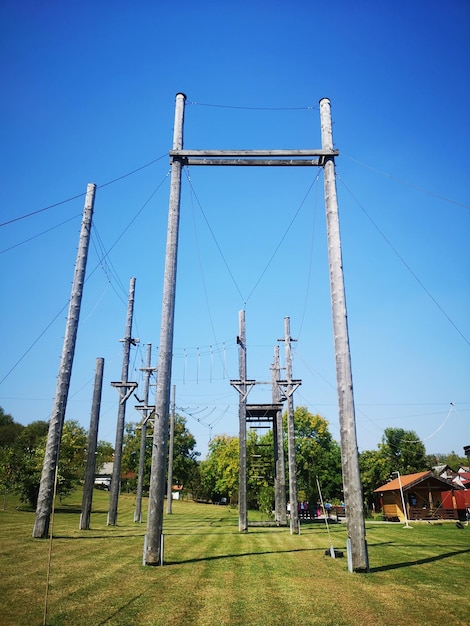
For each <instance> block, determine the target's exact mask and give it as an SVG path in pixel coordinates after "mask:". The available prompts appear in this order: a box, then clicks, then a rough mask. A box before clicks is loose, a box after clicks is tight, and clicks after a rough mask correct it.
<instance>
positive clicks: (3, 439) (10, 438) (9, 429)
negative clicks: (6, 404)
mask: <svg viewBox="0 0 470 626" xmlns="http://www.w3.org/2000/svg"><path fill="white" fill-rule="evenodd" d="M23 428H24V426H22V425H21V424H18V423H17V422H15V421H14V419H13V418H12V416H11V415H9V414H8V413H5V412H4V411H3V409H2V407H1V406H0V448H4V447H5V446H9V445H11V444H13V443H14V442H15V440H16V439H17V437H18V436H19V434H20V433H21V431H22V430H23Z"/></svg>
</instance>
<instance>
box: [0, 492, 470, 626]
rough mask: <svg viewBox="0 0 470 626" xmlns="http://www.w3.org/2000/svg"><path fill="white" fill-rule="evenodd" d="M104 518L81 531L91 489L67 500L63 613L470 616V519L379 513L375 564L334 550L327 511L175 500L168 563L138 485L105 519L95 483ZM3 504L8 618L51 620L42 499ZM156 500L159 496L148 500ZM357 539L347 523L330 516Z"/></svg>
mask: <svg viewBox="0 0 470 626" xmlns="http://www.w3.org/2000/svg"><path fill="white" fill-rule="evenodd" d="M93 497H94V512H93V514H92V518H91V525H92V529H91V530H89V531H79V530H78V523H79V514H80V511H79V506H80V502H81V494H80V493H77V494H75V495H74V496H73V497H71V498H69V499H68V500H66V501H65V502H64V503H63V504H61V505H59V506H58V510H57V512H56V515H55V521H54V539H53V542H52V560H51V575H50V587H49V600H48V620H47V623H48V624H50V625H56V626H58V625H67V626H69V625H70V626H81V625H84V626H85V625H86V626H98V625H101V624H103V625H104V624H106V625H117V624H121V625H123V626H124V625H125V626H131V625H140V624H145V625H158V624H162V625H163V624H165V625H168V626H174V625H177V624H181V625H183V624H184V625H185V626H186V625H190V626H192V625H198V626H203V625H204V626H205V625H207V626H213V625H223V624H231V625H232V624H233V625H240V626H241V625H243V626H245V625H247V626H258V625H259V626H266V625H270V624H273V625H274V624H276V625H279V626H284V625H286V626H287V625H289V626H295V625H297V624H299V625H300V624H302V625H307V626H308V625H310V624H312V625H315V624H321V625H322V626H329V625H330V626H346V625H348V626H356V625H357V626H367V625H369V624H374V625H375V624H381V625H390V626H391V625H393V626H396V625H399V626H403V625H410V624H412V625H419V626H426V625H431V624H432V625H435V624H452V625H453V626H457V625H460V624H461V625H464V624H465V625H467V624H468V623H469V615H470V601H469V599H468V596H469V593H468V592H469V580H470V577H469V565H468V563H469V554H470V526H469V527H465V528H463V529H458V528H457V527H456V526H455V524H454V523H442V524H435V525H431V524H414V527H413V529H404V528H403V525H402V524H396V525H391V524H379V523H377V524H372V523H371V524H368V526H367V540H368V545H369V560H370V566H371V572H370V573H369V574H351V573H349V572H348V569H347V560H346V558H342V559H340V558H338V559H332V558H331V557H329V556H325V549H327V548H328V547H329V545H330V544H329V539H328V535H327V532H326V529H325V527H324V526H323V525H320V524H305V525H302V529H301V530H302V532H301V534H300V536H297V535H294V536H291V535H290V533H289V530H288V529H286V528H272V527H253V528H250V530H249V532H248V533H247V534H240V533H239V532H238V514H237V511H235V510H232V509H230V508H228V507H221V506H213V505H205V504H196V503H192V502H175V503H174V505H173V514H172V515H167V516H166V517H165V524H164V534H165V565H164V566H163V567H143V566H142V549H143V538H144V533H145V524H134V523H133V521H132V519H133V506H134V496H132V495H122V496H121V497H120V500H119V510H120V513H119V518H118V523H119V525H118V526H117V527H107V526H106V515H107V506H108V496H107V494H105V493H103V492H99V491H95V493H94V496H93ZM17 504H18V503H17V502H13V501H10V502H8V503H7V507H6V510H0V536H1V544H0V550H1V553H0V581H1V582H0V585H1V593H0V623H1V624H2V626H10V625H14V626H22V625H25V626H36V625H38V626H39V625H40V624H42V622H43V612H44V598H45V590H46V576H47V563H48V555H49V541H48V540H38V539H32V538H31V531H32V527H33V521H34V513H32V512H29V511H23V510H21V509H20V510H18V509H17V508H16V505H17ZM145 511H146V503H145V505H144V512H145ZM330 530H331V537H332V541H333V544H334V547H335V548H337V549H341V550H345V543H346V529H345V525H344V524H338V525H333V526H331V527H330Z"/></svg>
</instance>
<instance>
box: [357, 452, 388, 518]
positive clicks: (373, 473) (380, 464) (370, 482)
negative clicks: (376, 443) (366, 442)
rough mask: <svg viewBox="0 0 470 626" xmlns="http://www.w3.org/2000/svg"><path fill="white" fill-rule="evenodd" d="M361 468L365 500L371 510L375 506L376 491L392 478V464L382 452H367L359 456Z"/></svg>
mask: <svg viewBox="0 0 470 626" xmlns="http://www.w3.org/2000/svg"><path fill="white" fill-rule="evenodd" d="M359 468H360V472H361V483H362V491H363V496H364V500H365V502H366V504H367V507H368V508H369V509H371V508H372V507H373V504H374V490H375V489H377V487H380V486H381V485H384V484H385V483H386V482H387V480H388V479H389V477H390V472H391V470H390V463H389V461H388V459H387V458H386V456H385V455H384V454H382V453H381V451H380V450H365V451H364V452H361V453H360V455H359Z"/></svg>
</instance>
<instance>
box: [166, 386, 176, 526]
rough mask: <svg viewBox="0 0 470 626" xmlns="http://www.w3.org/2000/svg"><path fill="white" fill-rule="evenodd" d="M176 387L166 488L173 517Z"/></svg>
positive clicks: (173, 393) (171, 419)
mask: <svg viewBox="0 0 470 626" xmlns="http://www.w3.org/2000/svg"><path fill="white" fill-rule="evenodd" d="M175 398H176V385H173V388H172V398H171V416H170V448H169V450H168V483H167V488H166V512H167V514H169V515H171V514H172V513H173V510H172V504H173V499H172V496H173V485H172V483H173V454H174V446H175V412H176V406H175V403H176V400H175Z"/></svg>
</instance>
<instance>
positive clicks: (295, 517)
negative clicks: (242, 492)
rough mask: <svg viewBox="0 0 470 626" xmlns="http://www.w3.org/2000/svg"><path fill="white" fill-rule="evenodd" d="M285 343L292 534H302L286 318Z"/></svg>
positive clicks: (287, 323) (292, 389) (288, 329)
mask: <svg viewBox="0 0 470 626" xmlns="http://www.w3.org/2000/svg"><path fill="white" fill-rule="evenodd" d="M284 341H285V350H286V392H287V393H286V396H287V448H288V457H289V459H288V462H289V502H290V532H291V535H294V534H295V535H298V534H300V522H299V511H298V507H297V463H296V460H295V425H294V387H293V384H292V383H293V381H292V354H291V349H290V344H291V336H290V319H289V318H288V317H285V318H284Z"/></svg>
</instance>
